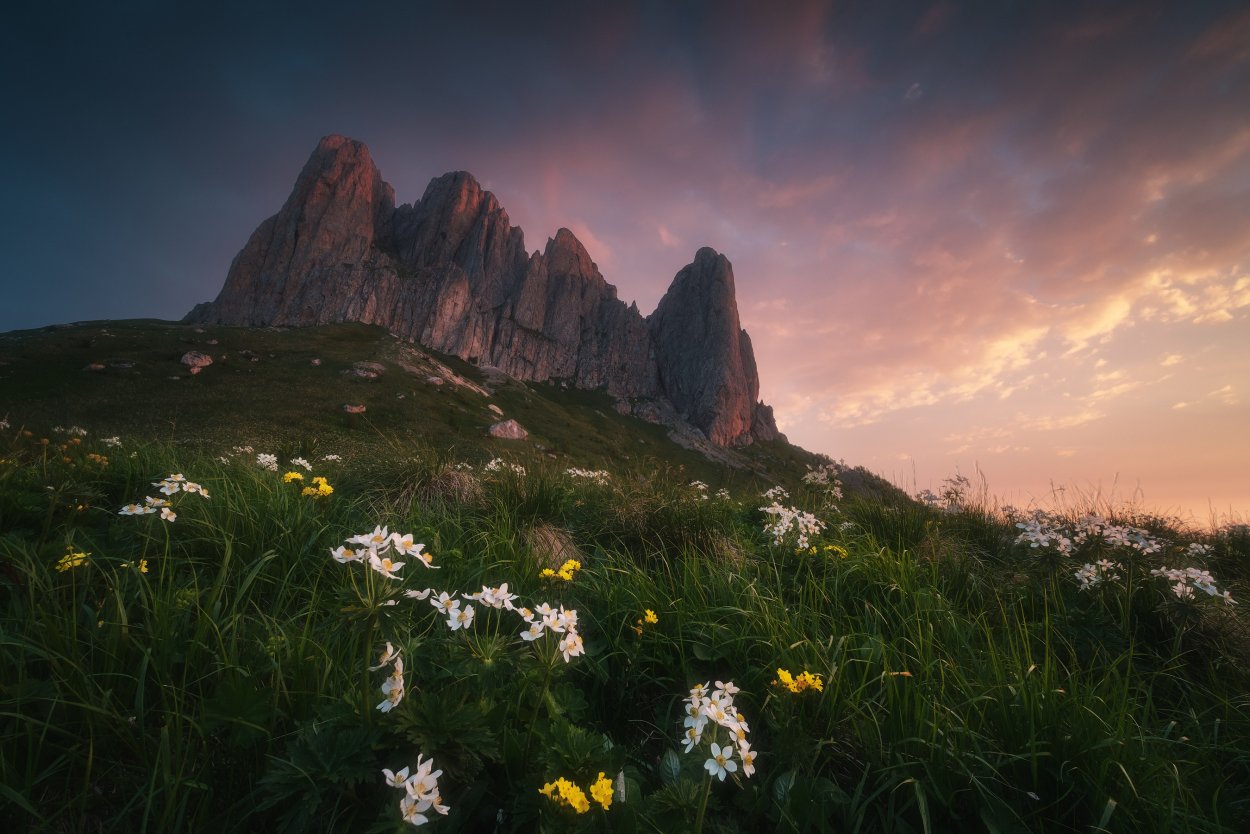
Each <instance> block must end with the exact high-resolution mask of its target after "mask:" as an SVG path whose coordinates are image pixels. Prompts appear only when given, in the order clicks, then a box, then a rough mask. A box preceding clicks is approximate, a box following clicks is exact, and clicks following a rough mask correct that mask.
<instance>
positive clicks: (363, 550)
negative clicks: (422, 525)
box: [330, 526, 436, 579]
mask: <svg viewBox="0 0 1250 834" xmlns="http://www.w3.org/2000/svg"><path fill="white" fill-rule="evenodd" d="M353 544H355V545H360V546H359V547H354V548H353V547H348V545H353ZM424 549H425V545H424V544H421V543H420V542H414V541H413V540H412V534H411V533H392V532H390V531H388V530H387V528H385V527H381V526H378V527H374V528H373V532H372V533H361V534H360V535H359V536H352V537H351V538H349V539H347V540H346V542H345V543H344V544H341V545H339V546H338V547H335V548H331V550H330V555H331V556H332V557H334V561H336V562H339V563H341V564H344V565H345V564H347V563H348V562H362V563H367V564H368V565H369V567H371V568H373V569H374V570H375V571H377V572H378V573H380V574H382V575H383V576H385V577H386V578H387V579H399V577H398V576H396V575H395V571H397V570H399V569H400V568H402V567H403V566H404V565H405V564H407V563H406V562H397V561H395V560H394V559H392V558H391V551H392V550H393V551H394V552H395V553H396V554H397V555H399V556H411V557H413V558H415V559H416V560H417V561H418V562H420V563H421V564H423V565H425V566H426V567H427V568H433V567H436V566H435V564H434V557H433V556H431V555H430V554H429V553H423V552H422V551H423V550H424Z"/></svg>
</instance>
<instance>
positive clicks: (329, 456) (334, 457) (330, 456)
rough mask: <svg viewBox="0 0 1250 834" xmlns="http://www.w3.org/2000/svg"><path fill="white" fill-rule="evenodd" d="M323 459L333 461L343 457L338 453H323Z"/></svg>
mask: <svg viewBox="0 0 1250 834" xmlns="http://www.w3.org/2000/svg"><path fill="white" fill-rule="evenodd" d="M321 459H322V460H328V461H331V462H334V461H339V460H342V458H341V457H339V456H338V455H322V456H321Z"/></svg>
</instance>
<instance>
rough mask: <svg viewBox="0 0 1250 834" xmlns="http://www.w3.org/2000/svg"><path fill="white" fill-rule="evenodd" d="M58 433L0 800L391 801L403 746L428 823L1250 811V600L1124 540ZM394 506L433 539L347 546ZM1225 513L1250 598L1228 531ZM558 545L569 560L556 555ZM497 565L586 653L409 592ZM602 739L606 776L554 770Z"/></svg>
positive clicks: (1191, 825)
mask: <svg viewBox="0 0 1250 834" xmlns="http://www.w3.org/2000/svg"><path fill="white" fill-rule="evenodd" d="M40 439H41V438H40V437H38V436H37V435H32V436H30V437H24V436H22V435H21V434H20V433H15V432H13V431H8V432H5V433H3V435H0V442H2V443H3V444H4V445H3V446H2V447H0V448H4V449H5V451H4V453H3V455H0V456H2V457H3V463H0V531H2V532H0V583H2V584H0V598H2V599H3V605H2V608H0V663H2V664H3V668H4V669H5V670H6V675H5V677H4V679H3V681H2V682H0V818H2V819H4V820H5V821H7V822H9V826H8V827H7V828H6V830H31V831H48V832H60V831H168V830H188V831H194V830H203V831H254V830H259V829H262V828H265V829H276V830H279V831H309V830H320V831H340V830H365V831H394V830H399V829H401V828H403V827H404V825H403V823H402V822H401V821H400V817H399V811H398V809H397V805H398V799H399V797H400V796H401V795H402V792H396V791H394V790H393V789H392V788H389V787H388V786H386V785H385V784H384V781H383V778H382V776H381V769H382V768H384V767H385V768H392V769H398V768H400V767H403V766H404V765H415V763H416V760H417V755H418V754H419V753H420V754H422V755H424V756H426V757H430V756H432V757H433V758H434V760H435V762H436V763H437V767H438V768H440V769H441V770H443V774H442V776H441V777H440V779H439V785H440V790H441V792H442V800H443V802H444V803H445V804H446V805H448V806H450V808H451V810H450V813H449V814H448V815H447V816H445V817H444V816H439V815H437V814H432V816H433V819H432V821H431V823H430V825H431V826H433V827H436V828H442V829H446V830H456V831H478V830H526V831H528V830H536V829H538V828H540V827H541V828H544V829H545V830H565V829H569V828H576V829H581V830H611V831H665V832H668V831H681V830H694V829H695V828H696V827H698V826H699V825H701V826H702V829H703V830H705V831H758V830H781V831H796V832H797V831H839V832H841V831H858V832H877V831H880V832H886V831H916V832H921V831H928V832H936V831H950V830H962V831H987V832H1003V831H1048V832H1049V831H1074V832H1075V831H1081V832H1088V831H1100V830H1106V831H1160V832H1162V831H1195V832H1217V831H1227V832H1236V831H1243V830H1246V829H1247V827H1250V732H1248V731H1250V718H1247V716H1248V715H1250V712H1248V708H1250V696H1247V694H1246V693H1247V692H1250V686H1248V684H1250V676H1248V675H1247V670H1246V665H1245V658H1246V652H1245V634H1246V632H1245V615H1243V614H1242V613H1241V612H1240V610H1239V609H1237V608H1236V607H1234V606H1229V605H1224V604H1223V603H1216V602H1215V601H1214V600H1203V599H1196V600H1194V601H1192V603H1191V604H1188V605H1178V604H1177V602H1178V601H1177V600H1174V599H1172V598H1171V597H1170V596H1169V593H1170V592H1169V590H1168V588H1167V586H1166V584H1163V583H1160V582H1158V581H1156V580H1154V579H1153V578H1152V577H1151V576H1150V574H1149V568H1150V567H1152V566H1153V565H1154V563H1153V562H1151V561H1150V560H1148V559H1145V558H1144V557H1143V558H1130V557H1132V554H1124V553H1118V552H1117V553H1112V551H1107V553H1108V554H1109V555H1115V556H1116V558H1120V559H1122V560H1123V561H1125V562H1126V563H1128V564H1129V567H1130V570H1129V571H1128V572H1127V575H1126V577H1125V579H1124V581H1123V582H1121V583H1107V584H1104V585H1102V586H1099V587H1097V588H1093V589H1090V590H1081V588H1080V586H1079V584H1078V582H1077V581H1076V579H1075V578H1074V576H1073V572H1074V571H1075V570H1076V569H1078V568H1079V567H1080V564H1079V562H1073V561H1072V560H1071V559H1067V560H1065V559H1053V558H1044V557H1042V556H1041V555H1039V553H1037V552H1036V551H1033V550H1031V549H1030V548H1028V547H1027V546H1023V545H1018V544H1016V543H1015V542H1016V535H1017V533H1018V532H1019V531H1018V530H1017V529H1016V528H1015V527H1014V526H1013V525H1012V522H1011V520H1009V519H1007V518H1005V517H1004V516H1003V515H1002V514H1001V513H999V512H997V511H996V510H994V509H993V508H988V507H985V506H982V505H978V506H953V507H946V508H945V509H935V508H927V507H924V506H922V505H921V504H918V503H915V502H911V501H907V500H903V499H901V498H899V497H897V496H877V497H873V498H854V497H851V498H848V499H845V500H843V501H840V502H838V506H836V507H834V506H832V505H831V504H829V503H828V501H827V500H826V496H824V495H822V494H820V493H818V492H816V491H815V490H811V491H808V492H805V493H803V494H800V495H798V496H797V498H796V499H795V500H796V503H797V504H799V505H800V506H802V507H804V508H806V509H808V510H810V511H813V512H815V513H816V514H817V515H818V516H820V518H821V519H822V520H823V521H824V522H825V523H826V530H825V532H824V533H823V534H822V535H821V536H820V537H819V538H818V539H817V540H815V541H814V542H813V543H812V546H811V547H809V548H807V549H804V550H802V551H801V552H799V551H797V549H796V547H795V546H794V545H793V544H792V543H783V544H782V545H777V544H774V543H773V542H772V540H771V538H770V537H769V536H766V535H765V534H764V532H763V530H762V527H763V523H764V517H763V514H762V513H761V512H760V510H759V509H758V508H759V507H760V506H761V505H762V504H763V503H766V502H764V501H763V499H761V498H760V497H759V496H758V495H754V494H741V495H738V496H736V497H730V498H720V497H715V496H712V497H707V498H705V497H704V494H705V493H704V492H702V491H700V490H699V489H697V488H694V487H691V486H689V485H687V484H686V483H685V479H684V478H682V477H680V475H679V474H678V473H662V472H661V473H655V472H638V471H628V470H625V469H622V470H618V471H616V472H614V473H613V474H612V476H611V477H610V478H609V479H607V480H606V481H604V482H603V483H597V482H588V481H587V480H586V479H584V478H578V477H574V476H572V475H569V474H566V473H564V472H563V471H560V470H558V469H554V468H551V469H545V468H541V467H535V466H533V465H532V464H530V465H529V468H528V471H527V472H526V473H525V474H524V475H520V474H517V473H514V472H512V471H510V470H506V469H504V470H501V471H496V472H484V471H483V467H482V466H481V465H480V462H479V463H478V465H476V466H475V467H474V468H473V469H472V470H466V469H463V468H461V469H457V468H456V463H457V462H456V461H455V460H453V459H452V458H450V457H448V456H446V455H439V454H435V453H431V452H429V451H428V450H426V451H421V452H417V453H415V457H414V456H412V455H394V456H391V457H389V458H388V459H386V460H380V461H378V462H373V461H370V460H364V459H357V460H352V461H346V462H341V463H335V462H322V461H313V471H314V472H315V473H316V474H319V475H324V476H325V477H327V478H328V479H329V482H330V483H331V484H333V485H334V493H333V494H332V495H330V496H329V497H327V498H311V497H308V496H305V495H302V494H301V493H300V489H299V484H298V483H296V484H290V483H283V481H282V477H281V476H282V472H283V471H286V470H285V468H284V469H283V470H280V471H278V472H273V471H269V470H266V469H263V468H261V467H259V466H257V465H256V463H255V460H254V456H253V455H244V454H236V455H232V456H228V458H227V459H226V460H225V461H224V462H223V460H220V459H218V458H216V457H212V456H207V455H192V454H188V453H187V452H185V451H179V450H176V449H174V448H172V447H167V446H161V445H157V444H148V445H141V446H135V447H131V446H125V447H122V448H103V447H99V446H98V445H97V444H95V443H93V442H87V441H83V442H80V443H79V444H77V445H74V446H71V445H69V444H68V443H66V442H65V438H62V437H56V436H53V437H50V438H49V443H48V444H41V443H40V442H39V440H40ZM61 445H66V449H65V450H61V449H60V448H59V447H60V446H61ZM324 451H330V450H324ZM62 452H63V453H62ZM88 452H90V453H91V454H100V455H105V456H107V458H108V463H107V464H101V463H98V462H93V461H90V460H89V459H88V458H87V457H86V455H87V454H88ZM282 462H283V463H284V464H285V463H286V461H285V460H283V461H282ZM170 473H185V474H186V476H187V477H188V478H190V479H193V480H195V481H198V482H199V483H201V484H203V485H204V486H205V487H206V488H207V489H208V491H209V494H210V496H211V497H210V498H208V499H207V500H203V499H200V497H199V496H197V495H181V496H179V498H178V501H177V503H176V506H175V509H176V510H177V513H178V516H177V520H176V521H174V522H173V523H168V522H164V521H162V520H161V519H160V518H159V517H157V516H155V515H146V516H140V517H123V516H119V515H118V509H119V508H121V507H122V506H123V505H125V504H128V503H131V502H134V501H141V500H142V498H143V496H144V495H151V494H154V492H153V490H154V487H152V486H151V484H152V482H158V481H160V480H161V479H162V478H165V477H166V476H167V475H169V474H170ZM449 473H458V474H455V475H450V474H449ZM304 474H305V475H306V476H307V477H310V476H311V474H312V473H309V472H305V473H304ZM376 525H387V526H389V528H390V530H392V531H403V532H412V533H413V534H414V535H415V536H416V538H417V540H418V541H421V542H423V543H424V544H425V546H426V549H427V550H428V551H429V552H430V553H431V554H433V556H434V564H435V565H436V566H437V567H436V569H433V570H430V569H426V568H424V567H423V566H422V565H421V564H419V563H418V562H417V561H416V560H414V559H409V560H408V563H407V564H406V565H405V567H404V568H403V570H402V571H401V572H400V575H401V576H402V579H400V580H394V581H392V580H388V579H386V578H384V577H382V576H381V575H380V574H378V573H376V572H374V571H370V570H369V569H368V568H367V567H363V566H361V565H359V564H339V563H337V562H335V561H334V560H333V559H331V558H330V551H331V549H332V548H335V547H337V546H339V545H341V544H343V542H344V540H345V539H346V538H347V537H349V536H353V535H355V534H359V533H364V532H367V531H369V530H372V529H373V528H374V527H375V526H376ZM1153 532H1154V533H1155V534H1156V535H1158V536H1160V537H1170V540H1172V541H1175V542H1176V543H1177V548H1178V549H1179V546H1180V545H1182V544H1188V543H1189V542H1192V541H1195V540H1198V539H1199V538H1202V537H1200V536H1198V534H1196V533H1194V532H1193V531H1188V530H1183V529H1176V528H1174V527H1169V526H1168V525H1167V524H1166V523H1164V524H1161V525H1158V526H1157V527H1155V528H1154V530H1153ZM1206 541H1207V543H1208V544H1210V545H1211V546H1212V548H1213V549H1212V551H1211V554H1210V555H1209V558H1208V561H1209V564H1207V567H1209V568H1210V569H1211V570H1212V572H1213V573H1215V575H1216V576H1217V578H1218V579H1219V580H1220V582H1221V587H1222V588H1223V587H1228V588H1230V589H1231V591H1232V593H1233V595H1234V597H1244V596H1245V592H1246V590H1247V586H1246V585H1245V584H1244V583H1245V580H1246V576H1247V571H1246V568H1245V565H1246V564H1247V560H1248V559H1250V550H1248V549H1247V542H1246V538H1245V535H1244V532H1241V531H1238V530H1236V529H1230V530H1225V531H1222V532H1221V533H1219V534H1214V535H1208V536H1206ZM75 553H84V554H86V557H85V561H84V562H83V563H82V564H79V565H77V566H74V567H68V568H67V569H64V570H58V565H61V566H64V564H65V563H63V562H62V558H63V557H64V556H66V555H67V554H71V555H72V554H75ZM1165 555H1169V556H1174V555H1175V551H1171V552H1169V554H1165ZM568 559H573V560H575V561H577V562H578V563H580V565H581V568H580V570H577V571H575V572H574V574H573V578H572V580H571V581H565V580H562V579H559V578H558V577H557V578H543V577H542V576H541V575H540V574H541V571H542V569H543V568H545V567H555V566H558V565H559V564H560V563H562V562H565V561H566V560H568ZM143 560H146V565H147V571H146V572H142V571H141V570H140V568H139V566H140V565H141V564H142V563H143ZM1173 561H1175V559H1173ZM504 582H507V583H508V585H509V589H510V590H511V592H513V593H515V594H517V595H518V600H517V604H518V605H521V604H524V605H527V606H536V605H537V604H538V603H540V602H549V603H551V604H552V605H554V606H557V607H558V606H560V605H563V606H565V607H566V608H567V609H575V610H576V611H577V612H578V616H579V625H578V628H579V629H580V632H581V634H582V635H583V636H584V638H585V645H586V653H585V655H584V656H574V657H571V658H570V660H569V662H567V663H566V662H565V659H564V658H563V657H561V656H560V654H559V652H557V651H556V639H555V638H556V635H550V634H549V635H546V636H545V637H542V638H540V639H539V640H536V641H534V642H533V643H528V642H525V641H523V640H521V639H520V637H519V633H520V632H521V630H522V629H523V628H524V626H525V624H524V623H523V622H522V621H521V619H520V617H518V616H517V615H516V614H515V613H513V612H511V611H506V610H494V609H491V608H489V607H487V606H485V605H482V604H479V603H470V602H469V601H467V600H466V601H465V602H466V604H474V605H475V607H476V618H475V620H474V622H473V624H472V625H471V626H470V627H469V628H466V629H461V630H456V631H451V630H449V628H448V626H447V624H446V617H445V616H443V615H440V614H439V613H438V612H436V611H435V610H434V608H433V607H432V606H430V604H429V601H428V600H414V599H411V598H409V597H407V596H405V595H403V594H402V593H401V591H402V590H412V591H420V590H424V589H425V588H427V587H431V588H433V589H434V590H435V592H438V591H449V592H460V593H468V592H475V591H478V589H479V588H481V587H482V586H491V587H496V586H498V585H500V584H501V583H504ZM391 602H394V604H388V603H391ZM648 610H650V611H652V612H654V614H655V615H656V617H657V619H658V622H657V623H649V622H647V621H646V620H645V619H644V612H646V611H648ZM388 641H389V642H391V643H393V644H394V645H395V646H396V647H398V648H400V649H401V650H402V653H403V657H404V664H405V672H406V675H407V679H406V694H405V697H404V698H403V700H402V702H400V703H399V704H398V706H396V707H395V708H394V709H393V710H391V711H390V712H388V713H383V712H381V711H379V710H378V709H376V706H377V705H378V702H379V701H381V700H382V699H383V695H382V694H381V691H380V689H379V686H380V685H381V683H382V681H383V680H384V679H385V677H386V675H387V674H388V672H387V671H386V670H385V669H384V670H381V671H373V672H371V671H369V669H368V667H369V666H370V665H373V664H376V663H377V660H378V658H377V655H378V653H379V651H380V650H381V649H382V647H383V646H384V644H385V643H386V642H388ZM780 669H785V670H790V671H792V672H793V673H794V674H798V673H799V672H800V671H807V672H810V673H811V674H812V675H819V676H820V679H821V681H822V682H823V689H822V690H820V691H817V690H815V689H808V690H806V691H802V692H798V693H795V692H791V691H789V690H788V689H786V688H785V687H783V686H780V685H778V683H777V682H776V681H777V679H778V677H779V670H780ZM717 680H719V681H730V680H732V681H733V682H734V683H736V685H737V686H738V687H740V689H741V692H740V693H739V694H738V695H737V696H736V703H737V705H738V708H739V709H740V710H741V711H742V712H743V713H744V715H745V716H746V718H747V720H748V721H749V723H750V743H751V747H752V749H753V750H755V751H757V752H758V754H759V757H758V760H757V761H756V763H755V766H756V773H755V775H754V776H753V777H751V778H742V773H741V772H738V773H737V774H735V776H734V777H732V778H730V779H728V780H726V781H725V782H724V783H722V782H720V781H719V780H715V781H709V779H710V777H709V775H708V773H707V771H706V770H704V767H703V765H704V761H705V760H706V758H707V753H706V750H705V749H700V750H698V751H696V752H692V753H690V754H686V753H684V752H682V750H683V748H682V745H681V736H682V718H683V698H685V697H686V695H687V694H688V692H689V690H690V688H691V687H692V686H695V685H696V684H702V683H704V682H710V681H717ZM600 772H603V773H604V774H606V778H609V779H611V780H612V781H613V784H614V786H615V796H614V800H613V803H612V805H611V807H610V808H608V809H607V810H603V809H602V808H600V807H599V806H597V805H595V806H594V810H592V811H591V812H589V813H586V814H577V813H575V812H574V811H573V810H572V809H570V808H568V807H566V806H564V805H561V804H558V803H557V802H555V801H553V800H551V799H549V798H547V797H545V796H543V795H541V794H540V793H539V789H540V788H542V787H543V785H544V784H546V783H549V782H553V781H554V780H555V779H556V778H557V777H566V778H568V779H570V780H572V781H573V782H575V783H577V784H579V785H582V786H586V785H589V784H590V783H591V782H592V781H593V780H594V779H595V778H596V775H597V774H598V773H600Z"/></svg>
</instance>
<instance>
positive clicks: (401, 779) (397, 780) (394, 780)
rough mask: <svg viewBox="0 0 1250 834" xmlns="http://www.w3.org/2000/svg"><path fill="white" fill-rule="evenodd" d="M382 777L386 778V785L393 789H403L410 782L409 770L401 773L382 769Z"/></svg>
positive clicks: (405, 769) (400, 771)
mask: <svg viewBox="0 0 1250 834" xmlns="http://www.w3.org/2000/svg"><path fill="white" fill-rule="evenodd" d="M382 775H383V776H385V777H386V784H388V785H390V786H391V787H392V788H402V787H404V784H405V783H406V782H407V781H408V768H406V767H405V768H404V769H403V770H399V771H390V770H387V769H386V768H382Z"/></svg>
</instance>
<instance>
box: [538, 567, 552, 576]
mask: <svg viewBox="0 0 1250 834" xmlns="http://www.w3.org/2000/svg"><path fill="white" fill-rule="evenodd" d="M538 575H539V576H541V577H542V578H543V579H550V578H551V577H553V576H555V575H556V572H555V571H553V570H552V569H551V568H543V569H542V571H541V572H540V573H539V574H538Z"/></svg>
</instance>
